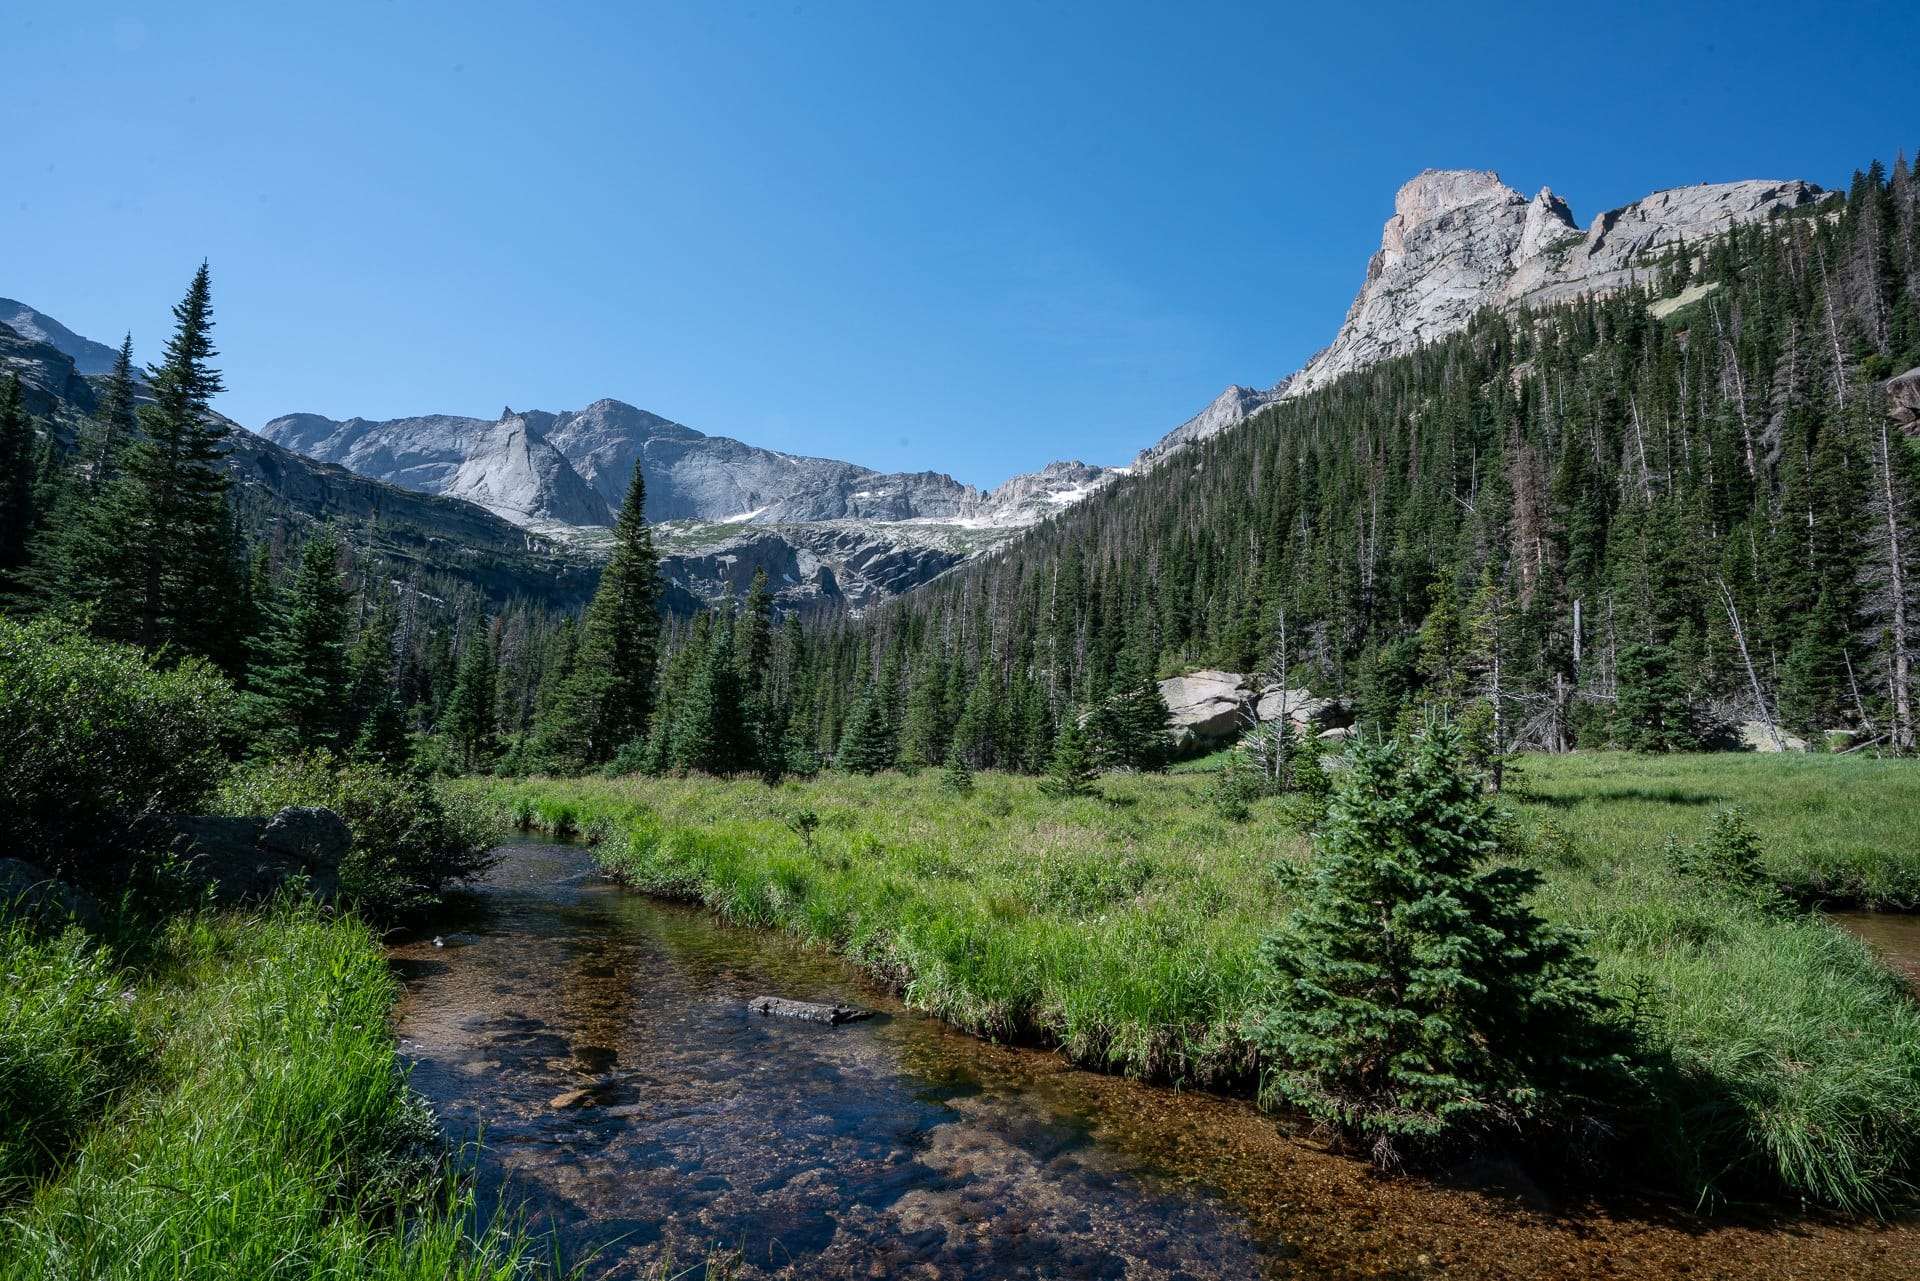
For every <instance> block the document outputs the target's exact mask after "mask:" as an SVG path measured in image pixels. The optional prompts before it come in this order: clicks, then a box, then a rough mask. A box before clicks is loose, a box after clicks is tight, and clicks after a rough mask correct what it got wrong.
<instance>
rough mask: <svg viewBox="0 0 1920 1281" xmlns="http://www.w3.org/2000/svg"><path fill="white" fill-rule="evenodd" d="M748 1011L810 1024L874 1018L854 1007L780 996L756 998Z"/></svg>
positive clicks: (848, 1021)
mask: <svg viewBox="0 0 1920 1281" xmlns="http://www.w3.org/2000/svg"><path fill="white" fill-rule="evenodd" d="M747 1010H748V1012H750V1013H753V1014H765V1015H772V1016H774V1017H777V1018H783V1019H805V1020H806V1021H807V1022H809V1023H834V1024H838V1023H852V1022H855V1021H856V1020H859V1019H870V1018H872V1017H873V1011H872V1010H863V1009H860V1008H858V1007H856V1006H852V1005H820V1004H817V1003H816V1002H813V1001H789V1000H787V999H786V998H785V997H780V996H756V997H754V998H753V999H752V1000H751V1001H748V1002H747Z"/></svg>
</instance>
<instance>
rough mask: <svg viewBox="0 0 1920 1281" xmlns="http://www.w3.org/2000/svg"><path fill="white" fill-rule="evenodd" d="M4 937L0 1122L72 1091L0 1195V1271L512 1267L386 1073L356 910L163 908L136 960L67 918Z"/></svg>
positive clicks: (502, 1244) (510, 1252) (417, 1111)
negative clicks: (61, 928)
mask: <svg viewBox="0 0 1920 1281" xmlns="http://www.w3.org/2000/svg"><path fill="white" fill-rule="evenodd" d="M7 942H8V944H9V947H8V957H7V962H6V965H5V967H4V968H5V970H6V974H5V976H4V977H5V982H6V988H5V994H4V999H5V1001H6V1006H5V1010H4V1012H3V1013H0V1080H4V1081H19V1080H24V1079H28V1078H29V1077H33V1078H34V1079H36V1080H37V1081H38V1083H39V1084H38V1086H37V1087H36V1090H35V1092H34V1093H31V1094H27V1095H22V1094H20V1093H15V1092H8V1093H6V1094H5V1095H4V1097H0V1108H3V1109H5V1110H6V1112H7V1113H8V1116H7V1118H6V1120H7V1122H8V1128H9V1129H10V1130H11V1129H19V1128H24V1127H20V1126H18V1124H17V1123H18V1122H19V1121H20V1119H21V1118H20V1116H19V1115H18V1112H19V1111H21V1110H24V1109H30V1108H35V1107H38V1106H42V1105H43V1103H44V1100H46V1099H48V1098H63V1099H65V1100H67V1101H68V1102H69V1103H70V1104H71V1106H69V1107H67V1108H65V1110H64V1111H63V1112H62V1113H61V1119H60V1133H59V1134H58V1136H57V1137H58V1138H59V1140H60V1142H59V1143H58V1144H57V1145H55V1146H53V1147H43V1148H42V1149H41V1151H42V1154H43V1155H42V1157H41V1159H38V1160H36V1161H34V1162H32V1163H31V1164H32V1166H33V1168H32V1169H31V1170H29V1171H26V1172H27V1173H30V1174H31V1175H32V1176H33V1177H32V1178H31V1179H28V1180H24V1181H23V1180H16V1181H15V1182H14V1184H13V1185H12V1188H11V1192H12V1194H13V1195H12V1198H11V1199H10V1200H5V1201H0V1276H4V1277H6V1278H9V1279H13V1278H18V1279H19V1281H38V1279H40V1278H45V1279H46V1281H54V1279H56V1278H58V1279H60V1281H73V1279H75V1278H83V1277H84V1278H90V1279H93V1278H99V1279H102V1281H108V1279H118V1278H155V1279H158V1278H169V1279H171V1278H196V1279H198V1278H233V1279H234V1281H241V1279H243V1278H244V1279H246V1281H255V1279H257V1278H311V1277H330V1278H333V1277H337V1278H420V1279H421V1281H426V1279H427V1278H435V1279H449V1278H504V1277H508V1276H517V1275H521V1274H522V1273H523V1272H524V1270H525V1268H526V1259H527V1257H528V1255H527V1253H526V1251H525V1249H524V1243H521V1242H518V1241H515V1240H511V1239H509V1238H508V1236H507V1235H505V1234H504V1233H502V1232H499V1231H477V1230H476V1229H475V1227H474V1225H473V1222H472V1207H471V1202H470V1200H469V1199H468V1198H467V1197H466V1196H465V1195H464V1194H463V1193H462V1192H461V1190H460V1188H459V1187H458V1186H457V1185H456V1184H455V1183H454V1182H453V1181H452V1180H453V1178H454V1176H453V1174H452V1173H451V1172H450V1171H449V1169H448V1167H447V1166H446V1164H445V1163H444V1162H443V1160H442V1159H441V1157H442V1153H441V1150H440V1140H439V1137H438V1134H437V1130H436V1127H435V1123H434V1120H433V1116H432V1114H431V1112H430V1111H428V1110H427V1108H426V1106H425V1104H424V1103H423V1102H422V1101H420V1100H419V1099H418V1098H416V1097H415V1096H413V1095H412V1094H411V1093H410V1092H409V1091H408V1090H407V1088H406V1085H405V1082H404V1080H403V1079H402V1077H401V1075H400V1072H399V1069H398V1065H397V1062H396V1060H395V1057H394V1050H393V1041H392V1037H391V1035H390V1033H389V1032H388V1028H387V1016H388V1011H389V1009H390V1007H391V1005H392V1002H393V998H394V996H395V992H396V988H395V985H394V980H393V978H392V977H391V976H390V974H389V973H388V970H387V966H386V961H385V957H384V956H383V954H382V953H381V950H380V948H379V946H378V944H377V942H376V940H375V939H374V938H373V936H372V935H371V933H370V932H369V931H368V930H367V929H366V927H364V926H363V925H360V924H359V923H358V922H356V921H353V920H351V919H347V918H341V919H321V918H320V917H318V916H317V915H315V914H313V913H312V912H310V911H291V910H289V911H286V912H281V913H276V914H266V915H261V916H256V917H243V916H192V917H183V918H179V919H176V920H174V921H172V922H170V923H168V924H167V925H165V926H164V927H163V931H162V933H161V934H160V936H159V937H158V938H157V939H156V940H153V941H152V942H151V943H143V944H142V949H141V950H143V951H147V952H149V958H148V959H147V961H146V963H144V964H143V965H142V966H141V970H140V972H138V973H133V972H126V971H121V972H114V971H113V970H112V968H111V966H110V965H109V963H108V962H107V961H106V960H105V959H104V957H103V956H102V954H100V953H99V952H97V951H94V950H92V949H90V948H89V947H86V946H83V945H81V944H80V941H79V936H78V935H77V934H73V935H69V936H68V938H67V939H66V940H64V941H61V942H57V943H52V944H44V943H41V944H35V943H29V942H28V941H27V940H26V939H25V938H24V936H19V935H16V936H13V937H12V938H10V939H8V940H7ZM51 994H62V995H61V996H60V998H59V999H54V998H53V996H52V995H51ZM35 1064H38V1065H39V1066H40V1068H41V1069H43V1070H41V1071H39V1072H37V1073H35V1072H34V1071H33V1069H34V1066H35ZM135 1064H138V1065H139V1066H140V1070H138V1071H135V1070H134V1065H135ZM110 1086H111V1087H112V1088H109V1087H110ZM42 1128H43V1129H44V1127H42ZM27 1164H28V1163H27V1162H24V1161H23V1162H21V1165H22V1166H23V1167H24V1166H25V1165H27Z"/></svg>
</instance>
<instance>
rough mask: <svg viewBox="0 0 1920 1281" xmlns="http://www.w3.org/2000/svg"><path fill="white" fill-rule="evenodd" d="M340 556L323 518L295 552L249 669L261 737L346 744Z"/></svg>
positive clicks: (308, 744)
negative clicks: (296, 564) (273, 621)
mask: <svg viewBox="0 0 1920 1281" xmlns="http://www.w3.org/2000/svg"><path fill="white" fill-rule="evenodd" d="M339 563H340V539H339V537H338V535H336V534H335V532H334V530H333V527H332V526H331V525H322V526H321V527H320V528H319V530H317V531H316V532H315V533H314V535H313V537H312V538H310V539H308V540H307V545H306V547H305V549H304V550H303V551H302V552H301V555H300V568H299V570H298V571H297V572H296V573H295V574H294V579H293V583H292V586H291V587H290V589H289V591H288V594H287V601H286V605H285V607H284V611H283V612H282V616H281V617H280V619H279V620H278V624H277V626H275V628H274V629H273V632H272V633H271V635H270V636H269V637H268V638H267V642H266V645H265V646H264V648H265V650H266V655H267V661H266V662H265V663H263V664H261V665H260V666H257V667H255V668H254V669H253V670H252V671H251V672H250V673H249V678H250V680H249V683H250V684H251V686H252V691H251V698H252V701H253V704H254V707H255V709H256V720H257V723H258V724H259V726H260V730H259V732H260V735H261V738H262V741H263V742H267V743H271V744H273V745H274V746H276V747H279V746H284V745H286V744H289V743H290V744H291V745H292V746H294V747H296V748H327V749H329V750H332V751H339V750H340V749H341V748H343V747H345V746H346V745H347V742H348V734H349V731H350V730H351V728H352V711H353V679H352V672H351V670H350V669H349V667H348V665H347V605H348V599H349V596H348V592H347V586H346V583H345V581H344V580H343V579H342V578H341V576H340V570H339Z"/></svg>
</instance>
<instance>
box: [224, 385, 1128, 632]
mask: <svg viewBox="0 0 1920 1281" xmlns="http://www.w3.org/2000/svg"><path fill="white" fill-rule="evenodd" d="M260 434H261V436H262V437H264V438H265V439H267V440H270V441H273V442H275V443H277V444H280V445H282V446H285V447H286V448H289V449H293V450H297V451H299V452H300V453H303V454H306V455H308V456H309V457H312V458H316V459H320V460H323V461H326V462H332V463H338V464H340V465H342V466H345V467H349V468H351V469H353V470H354V471H356V472H359V473H361V474H362V475H365V476H370V477H373V478H376V479H379V480H384V481H389V482H391V483H393V484H396V485H403V486H406V487H407V488H410V489H415V490H419V491H421V492H423V493H430V494H439V495H444V496H450V497H459V498H465V499H468V500H470V501H472V502H476V503H478V504H480V505H481V506H483V507H485V508H487V510H489V511H491V512H493V513H495V514H497V515H499V516H502V517H504V518H506V519H508V520H511V521H514V522H515V523H517V524H520V525H523V526H526V527H528V528H530V529H536V530H540V531H542V532H545V533H554V534H564V535H567V536H569V537H571V538H572V539H573V540H574V541H575V542H576V543H578V544H579V545H580V546H582V547H583V548H587V549H589V550H592V549H597V548H598V547H599V546H600V545H601V544H602V543H603V542H604V541H605V537H606V535H605V533H604V530H603V528H602V527H604V526H607V525H610V524H611V523H612V520H613V513H615V512H617V511H618V510H619V509H620V505H621V503H622V502H623V501H624V500H625V498H626V494H627V485H628V482H629V480H630V479H631V477H632V475H633V469H634V467H636V466H638V467H639V468H641V470H642V472H643V473H644V475H645V476H646V481H647V511H646V515H647V518H648V520H650V521H652V522H654V523H655V524H656V525H657V526H658V527H659V528H658V533H657V535H656V538H657V542H658V545H659V547H660V550H661V552H662V556H663V560H662V564H663V566H664V567H665V570H666V573H667V575H668V577H669V578H670V579H672V580H673V581H674V582H675V583H677V584H679V585H681V586H682V587H684V588H685V589H686V590H687V591H689V592H691V593H693V594H694V595H695V596H697V597H699V598H701V599H706V600H718V599H722V598H725V597H727V596H730V595H734V594H737V592H740V591H744V590H745V589H746V586H747V584H748V583H749V582H751V580H752V577H753V573H754V571H755V570H756V569H765V570H766V571H767V575H768V577H769V578H770V579H771V581H772V582H773V584H774V586H775V589H776V592H777V595H778V598H779V600H780V601H781V603H782V604H783V605H786V606H789V607H812V606H817V605H823V604H834V603H845V604H846V605H848V606H850V607H852V608H855V609H863V608H865V607H866V606H868V605H870V604H872V603H873V602H875V601H877V600H881V599H884V598H886V597H888V596H892V595H895V594H897V593H899V592H902V591H906V590H908V589H910V588H912V587H915V586H918V585H919V584H921V583H924V582H926V581H928V580H929V579H931V578H933V577H934V576H935V575H937V574H940V573H942V572H944V571H945V570H947V569H949V568H951V567H952V566H954V565H956V564H958V563H960V562H961V561H962V560H965V559H967V558H968V557H970V556H973V555H977V554H979V553H980V552H983V551H986V550H988V549H990V548H992V547H995V546H998V545H1000V544H1001V543H1003V542H1005V541H1006V540H1007V539H1008V538H1010V537H1012V536H1013V535H1014V534H1015V533H1017V532H1018V531H1019V530H1021V529H1024V528H1026V527H1028V526H1030V525H1032V524H1034V523H1036V522H1038V521H1041V520H1044V519H1046V518H1047V517H1048V516H1050V515H1053V514H1054V513H1056V512H1059V511H1061V510H1063V509H1064V508H1066V507H1068V506H1071V505H1072V504H1073V503H1075V502H1078V501H1079V500H1081V499H1082V498H1084V497H1086V496H1087V495H1088V494H1090V493H1093V492H1094V491H1096V490H1098V489H1100V488H1102V487H1103V486H1105V485H1106V484H1107V483H1108V482H1110V481H1111V480H1112V479H1113V478H1114V477H1115V476H1117V475H1120V474H1121V469H1119V468H1111V467H1096V466H1091V465H1089V464H1086V463H1080V462H1056V463H1050V464H1048V465H1047V466H1046V467H1045V468H1043V469H1041V470H1040V471H1038V472H1033V473H1029V474H1027V475H1023V476H1015V477H1013V478H1012V479H1011V480H1008V481H1006V482H1005V483H1004V484H1002V485H1000V486H998V487H996V488H994V489H992V490H990V491H988V492H986V493H981V492H980V491H979V490H978V489H976V488H975V487H974V486H972V485H963V484H961V483H960V482H959V481H957V480H955V479H953V477H951V476H948V475H945V474H943V473H940V472H933V471H921V472H878V471H875V470H873V469H872V468H868V467H862V466H859V465H858V464H856V463H848V462H841V461H839V460H836V459H831V458H813V457H808V456H805V455H799V454H787V453H782V452H780V451H778V450H772V449H763V448H760V447H759V446H756V445H749V444H746V443H745V442H742V441H738V440H733V439H731V438H729V437H726V436H709V435H707V434H706V433H704V432H699V431H695V430H694V429H693V428H691V427H687V426H684V425H682V424H680V423H676V422H674V421H672V420H671V419H667V418H663V417H661V416H660V415H658V414H654V413H649V412H648V411H646V410H644V409H638V408H636V407H634V406H632V405H629V404H627V403H625V402H624V401H619V400H612V399H603V400H597V401H595V402H594V403H593V404H591V405H588V406H587V407H586V408H585V409H580V410H566V411H562V412H559V413H547V412H543V411H538V410H528V411H524V412H515V411H514V410H512V409H508V410H506V411H504V412H503V413H502V415H501V417H500V419H499V420H498V421H497V422H493V423H489V422H487V421H485V420H484V419H479V418H465V417H459V416H456V415H449V414H430V415H424V416H420V417H414V418H396V419H389V420H387V421H384V422H375V421H370V420H368V419H364V418H349V419H346V420H344V421H337V420H334V419H330V418H323V417H321V416H319V415H317V414H288V415H285V416H283V417H280V418H276V419H274V420H273V421H272V422H269V423H267V424H266V425H265V426H263V427H262V428H261V429H260Z"/></svg>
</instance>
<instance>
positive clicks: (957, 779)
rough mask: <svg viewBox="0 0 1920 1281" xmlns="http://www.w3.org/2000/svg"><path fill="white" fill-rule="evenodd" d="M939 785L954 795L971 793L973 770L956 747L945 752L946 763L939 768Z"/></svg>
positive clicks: (968, 794) (969, 794)
mask: <svg viewBox="0 0 1920 1281" xmlns="http://www.w3.org/2000/svg"><path fill="white" fill-rule="evenodd" d="M940 786H941V787H942V788H943V789H944V790H946V791H948V792H951V793H952V794H953V795H955V796H971V795H972V794H973V771H972V770H970V769H968V768H967V762H966V761H965V759H963V758H962V757H961V755H960V753H959V751H958V750H957V749H949V750H948V752H947V763H946V764H945V765H944V766H942V767H941V769H940Z"/></svg>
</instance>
